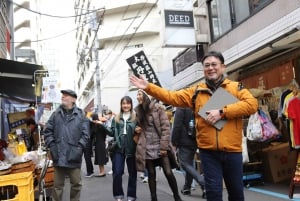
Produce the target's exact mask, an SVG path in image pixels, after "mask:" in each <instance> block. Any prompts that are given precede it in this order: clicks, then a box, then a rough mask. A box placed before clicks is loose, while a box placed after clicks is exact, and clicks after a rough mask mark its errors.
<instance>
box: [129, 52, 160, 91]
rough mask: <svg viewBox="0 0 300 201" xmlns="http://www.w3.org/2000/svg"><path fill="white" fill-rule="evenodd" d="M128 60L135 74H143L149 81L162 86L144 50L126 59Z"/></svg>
mask: <svg viewBox="0 0 300 201" xmlns="http://www.w3.org/2000/svg"><path fill="white" fill-rule="evenodd" d="M126 61H127V63H128V64H129V66H130V68H131V70H132V71H133V73H134V75H135V76H137V77H139V75H143V76H145V77H146V79H147V80H148V82H151V83H153V84H156V85H158V86H161V85H160V83H159V80H158V78H157V76H156V74H155V72H154V70H153V68H152V66H151V64H150V63H149V61H148V59H147V57H146V55H145V53H144V51H140V52H138V53H136V54H135V55H133V56H131V57H129V58H128V59H126Z"/></svg>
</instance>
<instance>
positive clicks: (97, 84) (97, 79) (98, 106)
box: [92, 13, 102, 114]
mask: <svg viewBox="0 0 300 201" xmlns="http://www.w3.org/2000/svg"><path fill="white" fill-rule="evenodd" d="M93 17H94V20H93V25H92V30H93V31H94V33H95V36H94V37H95V40H94V48H93V49H94V54H95V60H96V68H95V71H96V73H95V74H94V75H95V78H94V83H95V86H94V87H95V91H96V93H95V98H94V105H95V106H96V112H97V113H99V114H102V104H101V80H100V66H99V51H98V49H99V43H98V39H97V31H98V27H99V25H98V23H100V22H97V15H96V14H95V13H94V15H93Z"/></svg>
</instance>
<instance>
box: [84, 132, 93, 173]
mask: <svg viewBox="0 0 300 201" xmlns="http://www.w3.org/2000/svg"><path fill="white" fill-rule="evenodd" d="M83 155H84V160H85V165H86V172H87V174H92V173H94V166H93V163H92V156H93V139H92V138H90V140H89V142H88V144H87V146H86V148H85V149H84V150H83Z"/></svg>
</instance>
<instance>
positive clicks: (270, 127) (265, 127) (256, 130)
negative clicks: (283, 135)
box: [247, 109, 280, 142]
mask: <svg viewBox="0 0 300 201" xmlns="http://www.w3.org/2000/svg"><path fill="white" fill-rule="evenodd" d="M279 135H280V133H279V131H278V129H277V128H276V127H275V126H274V124H273V123H272V121H271V119H269V117H268V116H267V115H266V114H265V113H264V112H263V110H261V109H259V110H258V111H257V112H256V113H254V114H252V115H251V116H250V118H249V121H248V126H247V138H248V140H250V141H260V142H263V141H266V140H270V139H276V138H278V137H279Z"/></svg>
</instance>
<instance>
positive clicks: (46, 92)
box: [41, 77, 61, 103]
mask: <svg viewBox="0 0 300 201" xmlns="http://www.w3.org/2000/svg"><path fill="white" fill-rule="evenodd" d="M60 98H61V94H60V90H59V86H58V82H57V78H56V77H43V88H42V100H41V102H42V103H60V102H61V100H60Z"/></svg>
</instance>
